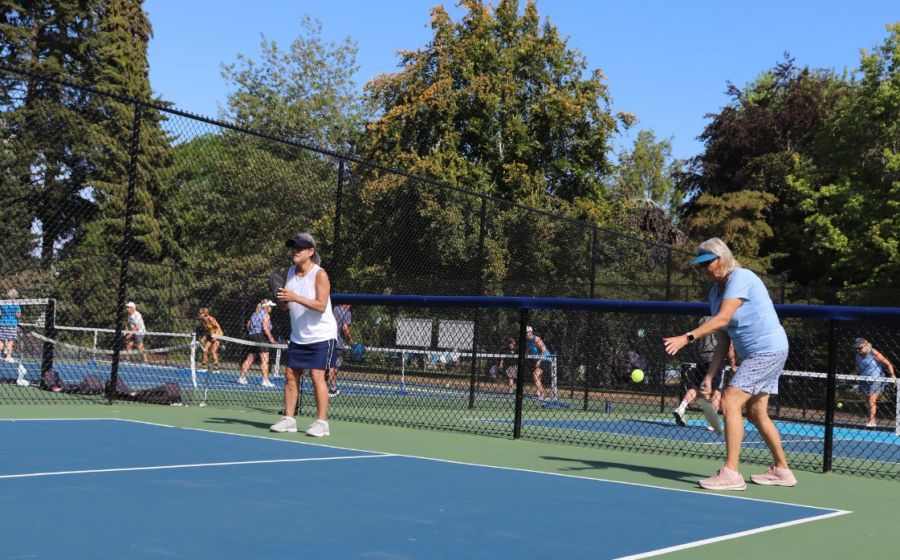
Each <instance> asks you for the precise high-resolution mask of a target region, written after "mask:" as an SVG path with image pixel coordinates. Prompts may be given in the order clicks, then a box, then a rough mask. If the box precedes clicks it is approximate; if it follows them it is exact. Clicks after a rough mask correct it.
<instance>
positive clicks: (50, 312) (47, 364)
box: [41, 298, 56, 376]
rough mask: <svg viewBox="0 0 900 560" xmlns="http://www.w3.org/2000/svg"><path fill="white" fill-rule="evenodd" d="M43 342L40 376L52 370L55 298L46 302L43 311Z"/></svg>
mask: <svg viewBox="0 0 900 560" xmlns="http://www.w3.org/2000/svg"><path fill="white" fill-rule="evenodd" d="M44 337H45V338H46V340H44V345H43V351H42V352H41V375H42V376H43V374H44V373H46V372H48V371H50V370H51V369H53V342H52V341H53V340H56V298H50V299H49V300H47V309H45V310H44Z"/></svg>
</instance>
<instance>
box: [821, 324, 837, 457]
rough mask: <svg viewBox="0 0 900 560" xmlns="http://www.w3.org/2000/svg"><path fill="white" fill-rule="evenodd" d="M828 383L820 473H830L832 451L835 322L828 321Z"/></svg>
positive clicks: (835, 347) (835, 357)
mask: <svg viewBox="0 0 900 560" xmlns="http://www.w3.org/2000/svg"><path fill="white" fill-rule="evenodd" d="M828 331H829V335H828V381H827V382H826V389H825V442H824V446H823V449H822V472H830V471H831V463H832V461H831V459H832V452H833V450H834V406H835V400H836V398H835V396H836V392H837V321H836V320H834V319H830V320H829V321H828Z"/></svg>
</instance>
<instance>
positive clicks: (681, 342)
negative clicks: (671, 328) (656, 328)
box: [663, 334, 688, 356]
mask: <svg viewBox="0 0 900 560" xmlns="http://www.w3.org/2000/svg"><path fill="white" fill-rule="evenodd" d="M663 343H664V344H665V345H666V354H668V355H670V356H674V355H675V354H677V353H678V351H679V350H681V349H682V348H684V347H685V346H687V344H688V339H687V337H686V336H684V335H683V334H682V335H678V336H672V337H669V338H664V339H663Z"/></svg>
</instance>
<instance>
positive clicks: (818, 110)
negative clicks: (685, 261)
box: [679, 24, 900, 305]
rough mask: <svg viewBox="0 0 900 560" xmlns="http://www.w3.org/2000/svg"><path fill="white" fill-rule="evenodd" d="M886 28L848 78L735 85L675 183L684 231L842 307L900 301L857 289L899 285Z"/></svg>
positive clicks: (894, 82) (819, 75) (898, 71)
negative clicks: (832, 291)
mask: <svg viewBox="0 0 900 560" xmlns="http://www.w3.org/2000/svg"><path fill="white" fill-rule="evenodd" d="M887 30H888V37H887V38H886V39H885V41H884V43H883V44H882V45H880V46H879V47H878V48H876V49H874V50H873V51H872V52H865V51H864V52H863V54H862V56H861V59H860V65H859V68H858V69H857V71H856V72H855V73H853V74H851V75H849V76H848V75H838V74H837V73H836V72H834V71H833V70H811V69H809V68H797V67H796V66H794V64H793V61H791V60H788V61H786V62H785V63H782V64H779V65H777V66H776V67H775V68H773V69H772V70H770V71H768V72H766V73H764V74H762V75H761V76H760V78H758V79H757V80H756V81H754V82H753V83H751V84H749V85H748V86H747V87H746V88H745V89H743V90H739V89H738V88H735V87H733V86H732V87H731V88H730V90H729V93H730V95H731V96H732V100H733V101H732V103H730V104H729V105H728V106H727V107H725V108H724V109H723V110H722V111H721V112H720V113H719V114H717V115H715V116H714V117H713V120H712V122H711V123H710V124H709V126H707V128H706V130H705V131H704V133H703V135H702V136H701V138H702V139H703V140H704V142H705V150H704V153H703V154H701V155H700V156H697V157H696V158H694V159H693V160H691V162H690V163H689V165H688V167H687V168H686V170H685V172H684V173H683V174H681V175H680V177H679V188H681V189H683V190H684V192H686V193H687V194H688V195H689V197H690V201H689V202H688V203H687V204H686V205H685V206H684V207H683V208H682V209H681V216H682V223H683V224H684V226H685V228H686V230H687V231H689V232H691V234H692V235H695V236H706V235H710V234H717V235H719V236H720V237H723V238H726V237H727V235H734V236H735V237H734V238H733V239H732V242H733V243H736V244H739V245H740V246H741V247H742V249H741V250H739V251H738V252H739V253H740V254H741V255H742V256H743V257H744V258H745V260H749V261H755V262H758V263H760V264H761V265H764V266H767V267H768V268H769V269H770V270H772V271H774V272H776V273H784V272H786V273H789V274H790V276H791V279H792V280H793V281H795V282H798V283H801V284H812V285H831V286H844V287H846V288H847V290H846V292H845V293H844V294H843V295H842V298H843V299H844V301H850V299H851V298H852V300H853V301H855V302H860V303H864V302H867V301H869V302H871V301H875V302H878V303H879V304H881V305H885V304H893V305H897V304H898V303H900V301H898V300H897V298H896V296H893V297H891V296H886V297H888V299H887V300H885V299H884V298H883V297H881V296H880V295H876V294H875V293H874V292H872V291H870V290H865V291H860V290H859V289H858V288H860V287H866V288H874V287H878V288H883V289H885V291H884V293H885V294H890V293H892V292H891V289H893V290H895V291H894V292H893V293H897V292H896V288H897V287H898V282H900V280H898V272H900V253H898V245H900V244H898V233H900V232H898V226H897V225H896V215H897V211H898V209H900V207H898V204H900V203H898V202H897V201H898V200H900V186H898V184H900V166H898V163H897V161H898V159H897V158H898V156H897V154H898V151H900V150H898V148H900V144H898V142H900V140H898V139H900V47H898V43H900V24H892V25H889V26H888V27H887ZM749 192H754V193H759V195H766V196H757V197H756V198H748V194H747V193H749ZM728 196H731V197H734V198H726V197H728ZM760 205H764V206H760ZM760 220H764V222H765V224H767V225H768V227H761V226H762V224H761V222H760ZM729 223H731V224H732V227H731V228H730V230H729V231H731V232H732V233H727V232H726V229H725V228H728V227H729V226H728V224H729ZM735 226H738V227H735ZM720 228H722V229H720ZM726 234H727V235H726ZM726 240H727V239H726ZM865 293H869V294H870V295H871V297H872V298H873V299H866V297H865V296H864V297H862V298H861V297H860V294H865Z"/></svg>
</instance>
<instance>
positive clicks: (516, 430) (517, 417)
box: [513, 309, 528, 439]
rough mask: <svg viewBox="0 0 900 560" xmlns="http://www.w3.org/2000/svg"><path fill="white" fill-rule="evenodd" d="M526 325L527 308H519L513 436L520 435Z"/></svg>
mask: <svg viewBox="0 0 900 560" xmlns="http://www.w3.org/2000/svg"><path fill="white" fill-rule="evenodd" d="M526 326H528V310H527V309H521V310H519V357H518V364H519V365H518V368H519V371H517V372H516V405H515V412H514V416H513V438H514V439H519V438H521V437H522V401H523V397H524V394H525V346H526V339H525V327H526Z"/></svg>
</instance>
